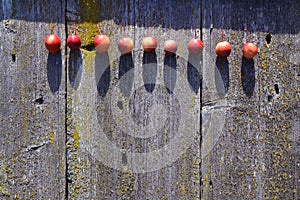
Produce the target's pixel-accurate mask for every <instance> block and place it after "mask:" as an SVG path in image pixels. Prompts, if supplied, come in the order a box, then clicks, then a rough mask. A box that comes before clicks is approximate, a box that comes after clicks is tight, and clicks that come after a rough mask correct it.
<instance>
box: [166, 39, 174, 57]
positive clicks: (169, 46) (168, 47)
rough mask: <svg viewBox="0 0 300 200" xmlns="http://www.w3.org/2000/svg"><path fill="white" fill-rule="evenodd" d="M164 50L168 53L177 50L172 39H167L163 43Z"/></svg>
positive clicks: (170, 53)
mask: <svg viewBox="0 0 300 200" xmlns="http://www.w3.org/2000/svg"><path fill="white" fill-rule="evenodd" d="M164 51H165V53H166V54H168V55H172V54H174V53H176V51H177V44H176V42H175V41H174V40H167V41H165V43H164Z"/></svg>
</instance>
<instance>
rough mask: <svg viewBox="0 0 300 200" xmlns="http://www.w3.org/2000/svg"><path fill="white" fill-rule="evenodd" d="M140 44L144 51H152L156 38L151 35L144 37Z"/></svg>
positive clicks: (155, 45) (155, 44) (154, 47)
mask: <svg viewBox="0 0 300 200" xmlns="http://www.w3.org/2000/svg"><path fill="white" fill-rule="evenodd" d="M142 46H143V49H144V51H146V52H148V53H149V52H153V51H155V49H156V47H157V41H156V38H155V37H153V36H149V37H145V38H144V39H143V41H142Z"/></svg>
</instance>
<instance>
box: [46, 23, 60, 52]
mask: <svg viewBox="0 0 300 200" xmlns="http://www.w3.org/2000/svg"><path fill="white" fill-rule="evenodd" d="M55 26H56V25H54V26H53V27H52V30H51V34H50V35H47V37H46V39H45V46H46V48H47V50H48V51H49V52H51V53H53V54H56V52H58V51H59V50H60V44H61V41H60V38H59V37H58V36H57V35H55V34H53V30H54V28H55Z"/></svg>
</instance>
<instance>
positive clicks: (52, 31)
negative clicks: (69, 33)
mask: <svg viewBox="0 0 300 200" xmlns="http://www.w3.org/2000/svg"><path fill="white" fill-rule="evenodd" d="M56 26H57V23H55V24H54V25H53V26H52V29H51V34H53V33H54V28H55V27H56Z"/></svg>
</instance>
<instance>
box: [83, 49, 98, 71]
mask: <svg viewBox="0 0 300 200" xmlns="http://www.w3.org/2000/svg"><path fill="white" fill-rule="evenodd" d="M83 55H84V61H85V62H84V67H85V71H86V73H87V74H88V75H89V76H90V75H91V74H92V72H93V64H94V61H95V56H96V53H95V51H91V52H90V51H85V50H83Z"/></svg>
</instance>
